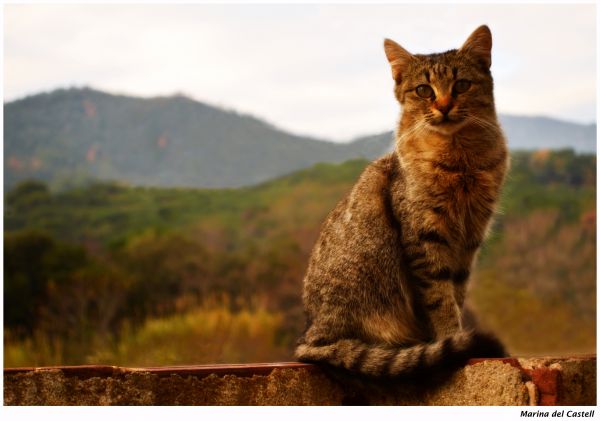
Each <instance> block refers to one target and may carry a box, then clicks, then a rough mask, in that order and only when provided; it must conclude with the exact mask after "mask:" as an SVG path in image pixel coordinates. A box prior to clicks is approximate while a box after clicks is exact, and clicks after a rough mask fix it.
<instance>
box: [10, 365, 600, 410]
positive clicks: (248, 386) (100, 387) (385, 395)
mask: <svg viewBox="0 0 600 421" xmlns="http://www.w3.org/2000/svg"><path fill="white" fill-rule="evenodd" d="M4 404H5V405H595V404H596V357H595V356H583V357H568V358H507V359H477V360H471V361H469V363H468V364H467V365H466V366H465V367H463V368H461V369H459V370H457V371H455V372H453V373H449V374H447V375H446V376H444V377H443V378H441V377H436V378H427V379H414V380H412V381H406V380H405V381H396V382H390V381H387V382H368V381H364V380H360V381H359V380H356V379H349V380H348V379H342V378H340V377H339V376H332V375H331V374H330V373H328V372H326V371H324V370H323V369H321V368H319V367H317V366H315V365H310V364H301V363H274V364H251V365H214V366H186V367H162V368H120V367H111V366H76V367H40V368H7V369H5V370H4Z"/></svg>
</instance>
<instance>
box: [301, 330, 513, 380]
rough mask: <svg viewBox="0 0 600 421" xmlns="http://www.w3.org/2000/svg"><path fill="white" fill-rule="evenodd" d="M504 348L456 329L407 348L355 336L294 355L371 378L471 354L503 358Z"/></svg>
mask: <svg viewBox="0 0 600 421" xmlns="http://www.w3.org/2000/svg"><path fill="white" fill-rule="evenodd" d="M505 355H506V354H505V351H504V347H503V346H502V344H501V343H500V342H499V341H498V340H497V339H496V338H495V337H494V336H492V335H489V334H485V333H480V332H474V331H460V332H457V333H455V334H454V335H451V336H448V337H446V338H444V339H441V340H439V341H436V342H431V343H423V344H418V345H414V346H411V347H405V348H400V347H392V346H387V345H376V344H367V343H364V342H361V341H359V340H356V339H341V340H339V341H337V342H334V343H331V344H327V345H320V346H313V345H309V344H306V343H303V344H300V345H299V346H298V347H297V348H296V357H297V358H298V359H299V360H300V361H304V362H322V363H328V364H331V365H333V366H336V367H339V368H343V369H346V370H349V371H351V372H358V373H362V374H365V375H367V376H374V377H393V376H403V375H413V374H415V373H419V372H421V371H426V370H430V369H437V368H445V367H448V368H449V367H452V366H457V365H459V364H463V363H464V362H466V360H467V359H469V358H474V357H488V358H494V357H503V356H505Z"/></svg>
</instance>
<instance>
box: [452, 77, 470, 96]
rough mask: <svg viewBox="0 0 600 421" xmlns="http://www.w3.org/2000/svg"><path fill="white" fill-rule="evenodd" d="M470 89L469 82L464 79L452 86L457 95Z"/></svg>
mask: <svg viewBox="0 0 600 421" xmlns="http://www.w3.org/2000/svg"><path fill="white" fill-rule="evenodd" d="M470 87H471V82H470V81H468V80H466V79H460V80H457V81H456V83H455V84H454V92H455V93H457V94H462V93H465V92H467V91H468V90H469V88H470Z"/></svg>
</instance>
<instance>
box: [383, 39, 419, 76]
mask: <svg viewBox="0 0 600 421" xmlns="http://www.w3.org/2000/svg"><path fill="white" fill-rule="evenodd" d="M383 49H384V50H385V55H386V57H387V59H388V61H389V62H390V65H391V66H392V77H393V78H394V80H395V81H396V83H400V81H401V80H402V73H404V71H405V70H406V67H407V66H408V63H410V61H411V60H412V59H413V58H414V57H413V55H412V54H411V53H409V52H408V51H406V50H405V49H404V48H402V47H401V46H400V45H398V44H397V43H395V42H394V41H392V40H391V39H387V38H386V39H385V41H383Z"/></svg>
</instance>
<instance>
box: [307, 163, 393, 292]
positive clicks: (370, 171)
mask: <svg viewBox="0 0 600 421" xmlns="http://www.w3.org/2000/svg"><path fill="white" fill-rule="evenodd" d="M401 189H402V176H401V173H400V168H399V163H398V159H397V157H396V155H395V154H388V155H384V156H382V157H381V158H379V159H377V160H375V161H373V162H372V163H370V164H369V165H368V166H367V167H366V168H365V169H364V171H363V172H362V174H361V175H360V177H359V178H358V180H357V182H356V183H355V185H354V186H353V188H352V189H351V191H350V193H349V194H348V195H347V196H346V197H345V198H344V199H342V200H341V201H340V202H339V203H338V204H337V206H336V207H335V208H334V209H333V210H332V211H331V212H330V214H329V215H328V216H327V218H326V220H325V222H324V223H323V225H322V227H321V233H320V235H319V238H318V240H317V242H316V244H315V247H314V248H313V252H312V254H311V257H310V260H309V265H308V270H307V274H306V278H305V287H307V286H308V288H309V289H310V287H311V284H314V283H321V282H331V280H332V279H344V280H347V282H351V281H350V280H353V279H356V280H359V279H364V276H366V275H367V274H368V276H371V275H370V274H372V273H373V271H376V272H379V271H381V269H382V264H385V263H384V261H385V260H388V261H389V260H390V259H394V258H395V256H394V253H393V252H392V249H393V248H394V247H395V245H397V244H396V243H397V242H398V238H399V232H398V230H399V226H398V223H397V216H396V215H395V214H394V210H393V209H394V208H393V206H392V197H396V198H397V196H398V195H399V194H401V192H400V190H401ZM386 249H389V253H386ZM382 259H383V260H382ZM357 271H360V272H362V274H359V273H354V272H357ZM342 272H344V273H342ZM305 292H306V291H305Z"/></svg>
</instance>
